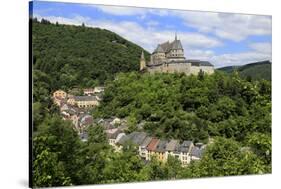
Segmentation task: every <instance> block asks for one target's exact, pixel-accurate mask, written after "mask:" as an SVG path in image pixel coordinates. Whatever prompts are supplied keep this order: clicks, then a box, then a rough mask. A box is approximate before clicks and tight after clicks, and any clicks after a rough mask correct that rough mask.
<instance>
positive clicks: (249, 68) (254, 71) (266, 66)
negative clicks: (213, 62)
mask: <svg viewBox="0 0 281 189" xmlns="http://www.w3.org/2000/svg"><path fill="white" fill-rule="evenodd" d="M218 70H221V71H224V72H226V73H232V72H233V71H234V70H236V71H238V73H239V74H240V76H241V77H244V78H251V79H266V80H271V62H270V61H261V62H254V63H250V64H246V65H243V66H227V67H223V68H219V69H218Z"/></svg>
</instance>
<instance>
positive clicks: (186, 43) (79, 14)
mask: <svg viewBox="0 0 281 189" xmlns="http://www.w3.org/2000/svg"><path fill="white" fill-rule="evenodd" d="M33 16H34V17H37V18H38V19H41V18H46V19H48V20H50V21H51V22H56V21H58V22H59V23H63V24H74V25H81V24H82V23H85V24H86V25H87V26H89V27H99V28H105V29H108V30H111V31H113V32H116V33H117V34H119V35H121V36H122V37H124V38H126V39H128V40H130V41H132V42H134V43H136V44H138V45H140V46H142V47H143V48H144V49H146V50H148V51H150V52H152V51H153V50H154V48H155V47H156V46H157V44H159V43H163V42H166V41H168V40H169V41H172V40H174V37H175V33H176V32H177V36H178V38H179V39H180V40H181V42H182V45H183V47H184V50H185V56H186V58H187V59H200V60H208V61H210V62H211V63H213V64H214V65H215V67H222V66H230V65H241V64H246V63H250V62H254V61H260V60H271V43H272V37H271V36H272V34H271V17H270V16H260V15H245V14H230V13H215V12H200V11H182V10H167V9H147V8H136V7H117V6H102V5H93V4H76V3H57V2H44V1H35V2H34V3H33Z"/></svg>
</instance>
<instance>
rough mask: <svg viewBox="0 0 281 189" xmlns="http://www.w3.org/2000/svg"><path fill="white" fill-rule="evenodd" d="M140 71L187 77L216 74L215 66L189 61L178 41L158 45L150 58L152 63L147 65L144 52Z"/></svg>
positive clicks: (203, 62)
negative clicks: (180, 74)
mask: <svg viewBox="0 0 281 189" xmlns="http://www.w3.org/2000/svg"><path fill="white" fill-rule="evenodd" d="M140 71H144V72H145V71H147V72H149V73H155V72H160V73H175V72H178V73H185V74H186V75H190V74H193V75H197V74H198V73H199V72H200V71H201V72H204V73H206V74H212V73H214V66H213V65H212V64H211V63H210V62H208V61H200V60H188V59H186V58H185V57H184V49H183V47H182V44H181V41H180V40H179V39H177V35H175V40H174V41H173V42H171V43H170V42H169V41H167V42H165V43H162V44H158V46H157V48H156V49H155V50H154V51H153V53H152V54H151V57H150V62H148V63H147V64H146V61H145V58H144V54H143V52H142V54H141V59H140Z"/></svg>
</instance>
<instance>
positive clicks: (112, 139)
mask: <svg viewBox="0 0 281 189" xmlns="http://www.w3.org/2000/svg"><path fill="white" fill-rule="evenodd" d="M105 133H106V137H107V139H108V142H109V144H110V145H111V146H113V147H115V146H116V138H117V136H118V134H119V133H121V131H120V130H119V129H118V128H114V129H108V130H105Z"/></svg>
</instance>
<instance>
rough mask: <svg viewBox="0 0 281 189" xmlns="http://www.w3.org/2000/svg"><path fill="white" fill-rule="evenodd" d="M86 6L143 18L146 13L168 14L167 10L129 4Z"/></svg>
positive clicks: (112, 13) (120, 14)
mask: <svg viewBox="0 0 281 189" xmlns="http://www.w3.org/2000/svg"><path fill="white" fill-rule="evenodd" d="M86 6H87V7H93V8H97V9H99V10H101V11H102V12H104V13H107V14H111V15H116V16H133V15H141V18H144V17H145V15H146V14H147V13H150V14H155V15H159V16H166V15H168V14H169V11H168V10H164V9H153V8H140V7H129V6H122V7H120V6H110V5H86Z"/></svg>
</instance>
